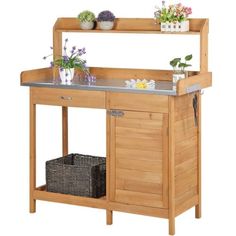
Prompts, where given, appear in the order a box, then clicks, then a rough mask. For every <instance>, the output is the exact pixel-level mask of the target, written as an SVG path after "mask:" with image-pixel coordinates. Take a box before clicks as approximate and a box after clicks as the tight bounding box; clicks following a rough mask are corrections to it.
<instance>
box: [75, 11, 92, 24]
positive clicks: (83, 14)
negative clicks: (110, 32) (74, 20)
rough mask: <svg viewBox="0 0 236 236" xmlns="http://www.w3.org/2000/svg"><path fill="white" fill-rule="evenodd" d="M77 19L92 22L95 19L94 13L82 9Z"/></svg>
mask: <svg viewBox="0 0 236 236" xmlns="http://www.w3.org/2000/svg"><path fill="white" fill-rule="evenodd" d="M78 19H79V20H80V21H81V22H86V21H87V22H92V21H95V15H94V13H93V12H91V11H88V10H86V11H82V12H81V13H80V14H79V15H78Z"/></svg>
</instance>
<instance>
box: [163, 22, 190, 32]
mask: <svg viewBox="0 0 236 236" xmlns="http://www.w3.org/2000/svg"><path fill="white" fill-rule="evenodd" d="M161 31H162V32H188V31H189V21H188V20H186V21H182V22H176V23H173V22H172V23H168V22H167V23H161Z"/></svg>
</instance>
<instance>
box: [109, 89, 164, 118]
mask: <svg viewBox="0 0 236 236" xmlns="http://www.w3.org/2000/svg"><path fill="white" fill-rule="evenodd" d="M109 105H110V108H111V109H124V110H130V111H151V112H161V113H168V96H162V95H155V94H132V93H110V94H109Z"/></svg>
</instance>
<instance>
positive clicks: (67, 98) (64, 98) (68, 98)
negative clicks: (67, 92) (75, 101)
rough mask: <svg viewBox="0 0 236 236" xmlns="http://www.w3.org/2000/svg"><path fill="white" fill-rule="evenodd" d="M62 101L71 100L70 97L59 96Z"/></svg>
mask: <svg viewBox="0 0 236 236" xmlns="http://www.w3.org/2000/svg"><path fill="white" fill-rule="evenodd" d="M61 99H62V100H72V97H70V96H61Z"/></svg>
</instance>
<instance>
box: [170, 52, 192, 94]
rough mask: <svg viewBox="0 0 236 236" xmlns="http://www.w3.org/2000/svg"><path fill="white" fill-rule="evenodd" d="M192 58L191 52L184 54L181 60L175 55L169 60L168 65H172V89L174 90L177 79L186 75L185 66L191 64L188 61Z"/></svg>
mask: <svg viewBox="0 0 236 236" xmlns="http://www.w3.org/2000/svg"><path fill="white" fill-rule="evenodd" d="M192 58H193V56H192V54H190V55H187V56H185V58H184V59H185V61H184V62H183V61H182V59H181V58H179V57H177V58H174V59H173V60H171V61H170V65H171V66H172V67H173V78H172V82H173V89H174V90H176V84H177V82H178V81H179V80H181V79H185V78H187V76H188V73H187V71H186V70H185V68H187V67H189V66H191V65H190V64H188V62H189V61H190V60H191V59H192Z"/></svg>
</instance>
